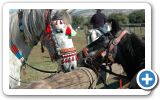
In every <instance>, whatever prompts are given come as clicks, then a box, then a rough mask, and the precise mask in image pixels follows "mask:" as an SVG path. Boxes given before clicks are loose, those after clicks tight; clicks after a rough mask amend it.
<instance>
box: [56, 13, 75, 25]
mask: <svg viewBox="0 0 160 100" xmlns="http://www.w3.org/2000/svg"><path fill="white" fill-rule="evenodd" d="M54 19H62V20H63V22H64V23H65V24H66V25H68V24H72V17H71V16H70V14H69V13H68V12H67V11H66V10H58V11H57V12H56V13H55V15H54V16H53V20H54Z"/></svg>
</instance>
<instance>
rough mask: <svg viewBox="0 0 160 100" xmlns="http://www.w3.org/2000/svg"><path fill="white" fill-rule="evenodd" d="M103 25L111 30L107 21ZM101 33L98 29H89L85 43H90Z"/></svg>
mask: <svg viewBox="0 0 160 100" xmlns="http://www.w3.org/2000/svg"><path fill="white" fill-rule="evenodd" d="M104 27H106V29H107V31H110V30H111V27H110V24H108V23H106V24H105V25H104ZM102 34H104V33H102V32H101V31H100V30H98V29H89V30H88V31H87V33H86V39H87V44H90V43H91V42H93V41H95V40H97V39H98V38H99V37H100V36H101V35H102Z"/></svg>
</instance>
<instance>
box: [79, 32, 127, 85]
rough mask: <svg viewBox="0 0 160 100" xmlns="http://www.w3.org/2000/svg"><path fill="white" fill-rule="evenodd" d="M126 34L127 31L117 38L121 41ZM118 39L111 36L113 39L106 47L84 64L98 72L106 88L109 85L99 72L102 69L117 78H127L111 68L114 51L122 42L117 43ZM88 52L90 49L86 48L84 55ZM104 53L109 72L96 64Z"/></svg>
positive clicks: (89, 57)
mask: <svg viewBox="0 0 160 100" xmlns="http://www.w3.org/2000/svg"><path fill="white" fill-rule="evenodd" d="M126 33H127V31H126V30H122V31H121V32H120V34H119V36H118V37H117V38H119V39H120V41H121V39H122V38H123V37H124V36H125V34H126ZM117 38H114V37H113V36H111V39H109V42H108V43H107V44H106V46H105V47H104V48H103V49H100V50H98V51H97V52H96V54H94V55H93V56H87V57H86V58H85V59H84V63H85V64H87V66H88V67H90V68H91V69H93V70H94V71H95V72H96V74H97V76H99V77H100V78H101V80H102V82H103V83H104V85H105V86H107V85H106V83H105V81H104V79H103V78H102V75H101V74H100V72H99V70H100V69H102V70H104V71H106V72H108V73H110V74H113V75H115V76H118V77H123V78H126V76H124V75H119V74H116V73H114V72H112V68H111V66H112V64H113V63H114V58H113V56H112V51H113V50H114V49H115V48H116V47H117V45H118V44H119V42H120V41H119V42H115V39H117ZM87 51H88V49H87V48H84V49H83V51H82V52H83V54H84V55H86V54H85V53H86V52H87ZM103 52H105V53H106V55H105V56H104V57H103V58H105V63H106V66H109V68H110V70H107V69H106V68H101V67H99V66H100V65H99V64H97V63H96V62H97V58H98V59H99V58H100V57H101V54H102V53H103Z"/></svg>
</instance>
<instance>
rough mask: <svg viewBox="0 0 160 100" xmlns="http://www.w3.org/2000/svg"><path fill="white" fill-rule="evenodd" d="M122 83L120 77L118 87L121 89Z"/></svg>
mask: <svg viewBox="0 0 160 100" xmlns="http://www.w3.org/2000/svg"><path fill="white" fill-rule="evenodd" d="M122 85H123V83H122V79H120V80H119V87H120V89H122Z"/></svg>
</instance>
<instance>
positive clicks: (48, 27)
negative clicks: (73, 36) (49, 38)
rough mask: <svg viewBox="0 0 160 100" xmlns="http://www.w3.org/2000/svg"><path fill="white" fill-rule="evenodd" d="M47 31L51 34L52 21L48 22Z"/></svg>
mask: <svg viewBox="0 0 160 100" xmlns="http://www.w3.org/2000/svg"><path fill="white" fill-rule="evenodd" d="M46 33H48V34H50V33H51V27H50V23H48V24H47V27H46Z"/></svg>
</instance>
